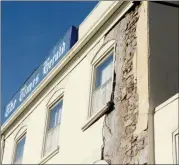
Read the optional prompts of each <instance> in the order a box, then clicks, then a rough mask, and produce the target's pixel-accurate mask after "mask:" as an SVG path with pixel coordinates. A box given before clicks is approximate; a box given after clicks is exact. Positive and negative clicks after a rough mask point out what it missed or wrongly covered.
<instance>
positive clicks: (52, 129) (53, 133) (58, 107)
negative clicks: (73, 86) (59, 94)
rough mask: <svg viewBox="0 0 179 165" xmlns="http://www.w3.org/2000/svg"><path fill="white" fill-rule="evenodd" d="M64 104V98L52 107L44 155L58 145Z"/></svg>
mask: <svg viewBox="0 0 179 165" xmlns="http://www.w3.org/2000/svg"><path fill="white" fill-rule="evenodd" d="M62 105H63V100H62V99H61V100H60V101H59V102H58V103H57V104H55V105H54V106H53V107H52V108H50V111H49V122H48V128H47V135H46V143H45V150H44V155H46V154H47V153H48V152H50V151H53V150H55V149H57V147H58V137H59V129H60V122H61V112H62Z"/></svg>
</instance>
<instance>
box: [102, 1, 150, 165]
mask: <svg viewBox="0 0 179 165" xmlns="http://www.w3.org/2000/svg"><path fill="white" fill-rule="evenodd" d="M141 29H142V31H140V30H141ZM139 32H140V33H139ZM145 33H146V34H145ZM112 39H114V40H116V43H117V47H116V54H115V55H116V60H115V88H114V100H113V101H114V110H113V111H111V112H109V113H108V114H107V115H106V116H105V120H104V125H103V142H104V146H103V159H105V160H106V161H107V162H109V163H110V164H118V163H119V164H146V163H148V132H147V120H148V119H147V117H148V113H147V112H148V50H147V49H148V46H147V2H142V3H141V4H136V5H134V6H133V7H132V8H131V9H130V11H128V12H127V13H126V15H125V16H124V17H123V18H122V19H121V20H120V21H119V22H118V23H117V24H116V25H115V27H114V28H113V29H111V30H110V32H109V33H108V34H106V36H105V42H108V41H109V40H112ZM142 54H143V55H142ZM140 58H141V59H140ZM141 69H142V71H141Z"/></svg>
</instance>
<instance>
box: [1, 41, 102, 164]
mask: <svg viewBox="0 0 179 165" xmlns="http://www.w3.org/2000/svg"><path fill="white" fill-rule="evenodd" d="M101 45H102V42H99V43H98V44H97V45H96V47H94V48H93V49H92V51H90V52H89V53H88V56H86V58H84V59H83V60H82V61H81V62H80V63H79V64H78V67H75V68H74V69H73V70H72V71H71V72H70V73H69V74H68V75H67V76H66V77H65V78H64V79H63V80H62V81H61V79H58V81H57V82H58V83H59V84H58V86H56V87H55V88H54V86H51V87H49V90H48V91H46V92H45V93H46V95H45V96H43V97H42V98H41V99H40V100H38V101H37V102H36V104H35V105H31V107H30V108H29V110H32V109H34V111H33V112H32V113H31V114H30V115H29V116H28V117H27V118H26V119H25V120H24V117H25V116H26V115H23V117H22V118H19V121H18V122H17V123H16V125H19V124H20V125H19V126H18V127H17V128H15V129H14V131H13V132H12V133H11V131H10V132H9V133H8V134H9V136H8V138H7V135H6V138H7V139H6V142H5V151H4V159H3V163H4V164H10V163H12V159H13V149H14V144H15V141H14V138H15V136H16V134H17V132H18V131H19V129H21V127H22V125H27V137H26V144H25V149H24V158H23V163H30V164H31V163H32V164H37V163H40V161H41V160H42V157H41V155H42V146H43V137H44V131H45V124H46V115H47V112H48V108H47V104H48V102H49V100H50V99H51V97H52V96H53V94H54V92H55V91H57V90H58V89H62V88H63V90H60V91H61V92H59V94H57V95H56V96H54V98H53V99H55V98H56V97H57V96H59V95H60V94H61V93H62V92H64V103H63V111H62V123H61V127H60V137H59V146H60V150H59V152H58V153H57V154H56V155H55V156H54V157H53V158H52V159H51V160H50V161H49V162H47V163H50V164H54V163H57V162H58V163H93V162H95V161H96V160H99V159H100V158H101V146H102V125H103V118H101V119H100V120H99V121H98V122H96V123H95V124H94V125H93V126H91V127H90V128H89V129H87V130H86V131H85V132H82V130H81V128H82V126H83V124H84V123H85V121H87V118H86V117H87V113H88V105H89V95H90V79H91V60H92V59H93V57H94V55H95V52H96V51H97V50H99V48H100V46H101ZM53 88H54V89H53ZM49 91H50V93H48V92H49ZM47 93H48V94H47ZM23 120H24V121H23ZM84 150H85V152H84ZM69 156H70V157H69Z"/></svg>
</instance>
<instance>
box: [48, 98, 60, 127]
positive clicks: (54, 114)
mask: <svg viewBox="0 0 179 165" xmlns="http://www.w3.org/2000/svg"><path fill="white" fill-rule="evenodd" d="M62 105H63V100H61V101H60V102H59V103H58V104H57V105H55V106H54V107H53V108H52V109H51V110H50V121H49V129H53V128H54V127H55V126H57V125H58V124H60V120H61V111H62Z"/></svg>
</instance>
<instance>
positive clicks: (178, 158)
mask: <svg viewBox="0 0 179 165" xmlns="http://www.w3.org/2000/svg"><path fill="white" fill-rule="evenodd" d="M178 139H179V134H177V135H175V141H176V163H177V164H178V163H179V152H178V147H179V146H178V145H179V144H178Z"/></svg>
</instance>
